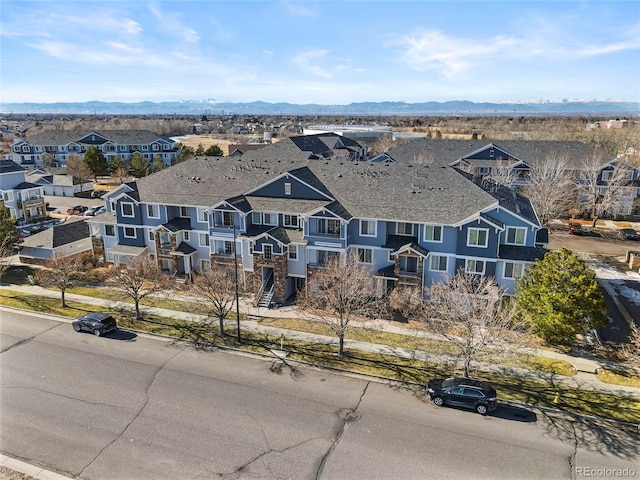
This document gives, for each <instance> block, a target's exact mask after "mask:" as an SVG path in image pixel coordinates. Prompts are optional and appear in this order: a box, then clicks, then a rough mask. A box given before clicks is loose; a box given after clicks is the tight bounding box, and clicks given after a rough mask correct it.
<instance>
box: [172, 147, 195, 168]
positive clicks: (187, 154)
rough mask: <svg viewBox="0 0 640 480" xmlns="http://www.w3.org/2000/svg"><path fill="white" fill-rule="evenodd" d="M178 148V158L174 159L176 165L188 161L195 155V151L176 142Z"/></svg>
mask: <svg viewBox="0 0 640 480" xmlns="http://www.w3.org/2000/svg"><path fill="white" fill-rule="evenodd" d="M177 146H178V148H180V154H179V155H178V158H177V159H176V163H182V162H184V161H186V160H189V159H190V158H192V157H193V156H194V154H195V150H194V149H193V147H190V146H188V145H183V144H182V143H180V142H178V143H177Z"/></svg>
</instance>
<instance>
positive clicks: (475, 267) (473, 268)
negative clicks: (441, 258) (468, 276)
mask: <svg viewBox="0 0 640 480" xmlns="http://www.w3.org/2000/svg"><path fill="white" fill-rule="evenodd" d="M484 267H485V261H484V260H467V261H466V263H465V271H466V272H467V273H478V274H481V275H482V274H484Z"/></svg>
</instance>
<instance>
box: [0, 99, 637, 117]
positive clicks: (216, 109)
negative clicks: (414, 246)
mask: <svg viewBox="0 0 640 480" xmlns="http://www.w3.org/2000/svg"><path fill="white" fill-rule="evenodd" d="M0 114H3V115H7V114H75V115H94V114H95V115H105V114H107V115H203V114H209V115H233V114H235V115H325V116H328V115H334V116H336V115H362V116H390V115H399V116H416V115H424V116H428V115H436V116H438V115H457V116H465V115H596V116H601V115H615V116H631V115H639V114H640V102H623V101H608V100H590V101H586V100H563V101H532V102H528V103H488V102H481V103H476V102H471V101H466V100H454V101H448V102H423V103H405V102H358V103H350V104H348V105H318V104H293V103H268V102H261V101H255V102H247V103H232V102H217V101H215V100H203V101H197V100H179V101H173V102H138V103H122V102H100V101H91V102H77V103H0Z"/></svg>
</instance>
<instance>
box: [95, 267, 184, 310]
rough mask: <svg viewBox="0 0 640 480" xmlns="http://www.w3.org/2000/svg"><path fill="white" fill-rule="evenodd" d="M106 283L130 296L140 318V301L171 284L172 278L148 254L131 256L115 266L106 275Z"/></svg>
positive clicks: (169, 286)
mask: <svg viewBox="0 0 640 480" xmlns="http://www.w3.org/2000/svg"><path fill="white" fill-rule="evenodd" d="M106 283H107V285H109V286H111V287H112V288H113V289H114V290H117V291H119V292H122V293H123V294H124V295H125V296H127V297H129V298H131V299H132V300H133V302H134V303H135V306H136V320H140V319H141V316H140V301H141V300H143V299H144V298H146V297H148V296H149V295H152V294H154V293H159V292H162V291H164V290H166V289H168V288H171V286H172V285H173V279H172V278H171V277H169V276H167V275H165V273H164V272H163V271H162V268H161V267H160V265H158V264H156V263H155V262H154V261H153V260H152V259H151V257H149V256H148V255H140V256H138V257H135V258H133V259H132V260H131V261H130V262H129V263H128V264H127V265H122V266H120V267H116V268H114V269H113V271H112V272H110V273H109V274H108V276H107V281H106Z"/></svg>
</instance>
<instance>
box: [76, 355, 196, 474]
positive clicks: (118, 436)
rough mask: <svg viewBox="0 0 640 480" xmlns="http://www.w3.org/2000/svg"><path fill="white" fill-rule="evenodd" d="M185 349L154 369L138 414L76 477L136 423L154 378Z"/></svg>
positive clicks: (146, 401)
mask: <svg viewBox="0 0 640 480" xmlns="http://www.w3.org/2000/svg"><path fill="white" fill-rule="evenodd" d="M186 348H188V347H187V346H185V347H183V348H181V349H180V350H179V351H177V352H176V353H175V354H174V355H172V356H171V357H169V358H168V359H167V360H166V361H165V362H164V363H163V364H162V365H160V366H159V367H157V368H156V370H155V371H154V372H153V375H152V376H151V379H150V380H149V382H148V383H147V386H146V387H145V389H144V393H145V396H146V399H145V401H144V403H143V404H142V406H141V407H140V408H139V409H138V412H137V413H136V414H135V415H134V416H133V418H132V419H131V421H129V423H127V424H126V425H125V427H124V428H123V429H122V431H121V432H120V433H119V434H118V435H116V437H115V438H114V439H113V440H111V441H110V442H109V443H107V444H106V445H105V446H104V447H102V448H101V449H100V451H99V452H98V453H97V454H96V455H95V456H94V457H93V458H92V459H91V460H90V461H89V463H87V464H86V465H85V466H84V467H82V469H81V470H80V473H78V476H82V474H83V473H84V471H85V470H86V469H87V468H89V466H90V465H91V464H92V463H93V462H95V461H96V459H97V458H98V457H99V456H100V455H102V452H104V451H105V450H106V449H107V448H109V447H110V446H111V445H113V444H114V443H116V442H117V441H118V440H119V439H120V438H122V436H123V435H124V434H125V432H126V431H127V430H128V429H129V427H130V426H131V425H132V424H133V422H135V421H136V419H137V418H138V417H139V416H140V414H141V413H142V411H143V410H144V409H145V408H146V407H147V405H148V403H149V389H150V388H151V386H152V385H153V382H155V380H156V377H157V376H158V373H160V372H161V371H162V370H163V369H164V367H166V366H167V364H168V363H169V362H170V361H171V360H173V359H174V358H176V357H177V356H178V355H180V354H181V353H182V352H183V351H184V350H185V349H186Z"/></svg>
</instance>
